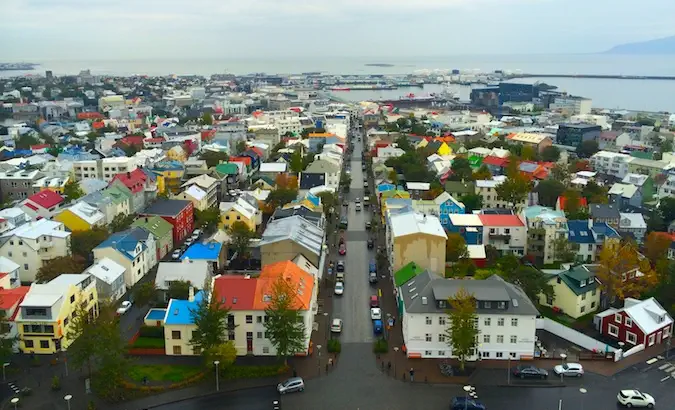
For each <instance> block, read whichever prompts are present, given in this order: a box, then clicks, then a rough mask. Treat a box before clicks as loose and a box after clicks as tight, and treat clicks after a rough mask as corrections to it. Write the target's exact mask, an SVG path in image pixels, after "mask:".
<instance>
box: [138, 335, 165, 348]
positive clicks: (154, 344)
mask: <svg viewBox="0 0 675 410" xmlns="http://www.w3.org/2000/svg"><path fill="white" fill-rule="evenodd" d="M131 346H132V347H134V348H137V349H164V337H162V338H161V339H157V338H154V337H139V338H138V339H136V341H135V342H134V344H133V345H131Z"/></svg>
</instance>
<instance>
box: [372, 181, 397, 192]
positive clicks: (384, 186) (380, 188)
mask: <svg viewBox="0 0 675 410" xmlns="http://www.w3.org/2000/svg"><path fill="white" fill-rule="evenodd" d="M394 189H396V185H393V184H388V183H386V182H383V183H381V184H380V185H378V186H377V192H384V191H393V190H394Z"/></svg>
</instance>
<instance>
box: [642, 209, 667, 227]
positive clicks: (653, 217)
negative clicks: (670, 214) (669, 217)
mask: <svg viewBox="0 0 675 410" xmlns="http://www.w3.org/2000/svg"><path fill="white" fill-rule="evenodd" d="M646 219H647V232H653V231H659V232H663V231H665V230H666V229H667V226H666V222H665V221H664V220H663V215H661V212H659V210H658V209H652V210H651V211H649V214H647V218H646Z"/></svg>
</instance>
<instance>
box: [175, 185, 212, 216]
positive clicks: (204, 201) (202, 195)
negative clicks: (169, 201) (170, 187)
mask: <svg viewBox="0 0 675 410" xmlns="http://www.w3.org/2000/svg"><path fill="white" fill-rule="evenodd" d="M173 198H174V199H183V200H186V201H190V202H192V204H193V205H194V206H195V209H199V210H200V211H203V210H205V209H207V208H208V207H209V203H208V197H207V195H206V191H204V190H203V189H201V188H200V187H198V186H196V185H190V186H189V187H188V188H187V189H186V190H185V191H183V192H181V193H180V194H178V195H174V196H173Z"/></svg>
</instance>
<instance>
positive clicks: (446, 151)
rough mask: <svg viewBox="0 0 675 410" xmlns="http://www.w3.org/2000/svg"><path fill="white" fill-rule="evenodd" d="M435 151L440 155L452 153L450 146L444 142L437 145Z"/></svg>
mask: <svg viewBox="0 0 675 410" xmlns="http://www.w3.org/2000/svg"><path fill="white" fill-rule="evenodd" d="M436 153H437V154H438V155H440V156H444V155H450V154H452V148H450V146H449V145H448V144H446V143H445V142H444V143H442V144H441V146H440V147H438V150H437V151H436Z"/></svg>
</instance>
